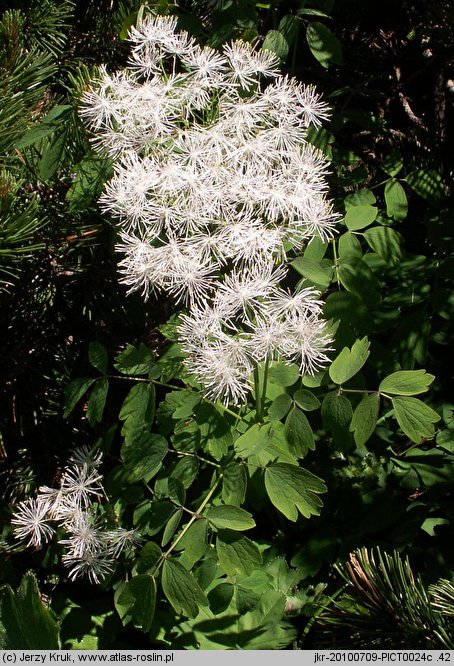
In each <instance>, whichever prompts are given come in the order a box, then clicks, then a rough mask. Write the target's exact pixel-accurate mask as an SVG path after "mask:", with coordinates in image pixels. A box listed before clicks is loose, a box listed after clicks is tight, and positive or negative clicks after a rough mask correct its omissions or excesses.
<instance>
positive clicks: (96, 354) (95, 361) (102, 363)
mask: <svg viewBox="0 0 454 666" xmlns="http://www.w3.org/2000/svg"><path fill="white" fill-rule="evenodd" d="M88 360H89V361H90V363H91V365H92V366H93V367H94V368H96V370H99V372H102V374H103V375H105V374H106V372H107V361H108V359H107V350H106V348H105V347H104V345H102V344H101V343H100V342H98V341H97V340H95V341H93V342H90V345H89V347H88Z"/></svg>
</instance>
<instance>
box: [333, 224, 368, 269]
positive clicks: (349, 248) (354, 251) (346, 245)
mask: <svg viewBox="0 0 454 666" xmlns="http://www.w3.org/2000/svg"><path fill="white" fill-rule="evenodd" d="M365 233H367V231H366V232H365ZM350 255H354V256H356V257H359V258H361V257H362V256H363V251H362V249H361V243H360V242H359V240H358V239H357V237H356V236H355V235H354V234H352V232H351V231H346V232H345V234H342V236H339V258H340V260H341V262H342V263H344V262H345V259H346V258H347V257H349V256H350Z"/></svg>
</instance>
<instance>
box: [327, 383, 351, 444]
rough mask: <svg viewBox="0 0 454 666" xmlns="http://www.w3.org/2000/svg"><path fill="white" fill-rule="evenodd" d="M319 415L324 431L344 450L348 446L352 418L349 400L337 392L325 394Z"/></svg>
mask: <svg viewBox="0 0 454 666" xmlns="http://www.w3.org/2000/svg"><path fill="white" fill-rule="evenodd" d="M321 414H322V420H323V425H324V428H325V430H329V431H330V432H331V433H332V435H333V439H334V440H335V441H336V442H338V443H340V444H342V448H343V449H345V448H346V445H348V444H349V442H348V432H349V426H350V423H351V420H352V417H353V410H352V406H351V403H350V400H349V399H348V398H346V397H345V395H342V394H340V395H339V394H338V393H337V391H332V392H331V393H327V394H326V395H325V397H324V398H323V402H322V410H321Z"/></svg>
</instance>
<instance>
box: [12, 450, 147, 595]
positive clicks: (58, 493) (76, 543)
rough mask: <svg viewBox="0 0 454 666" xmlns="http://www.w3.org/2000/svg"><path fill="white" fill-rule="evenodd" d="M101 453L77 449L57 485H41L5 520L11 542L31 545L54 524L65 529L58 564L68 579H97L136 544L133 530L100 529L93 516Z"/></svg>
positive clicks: (37, 544)
mask: <svg viewBox="0 0 454 666" xmlns="http://www.w3.org/2000/svg"><path fill="white" fill-rule="evenodd" d="M100 464H101V455H100V454H99V453H94V452H93V451H92V450H90V449H88V448H86V447H81V448H79V449H78V450H76V451H75V453H74V454H73V456H72V457H71V459H70V463H69V464H68V466H67V467H66V469H65V470H64V472H63V473H62V477H61V481H60V486H59V488H49V487H47V486H42V487H41V488H40V489H39V493H38V495H37V497H36V498H29V499H28V500H26V501H24V502H20V503H19V505H18V506H17V507H16V510H15V512H14V514H13V517H12V519H11V524H12V525H13V534H14V536H15V537H16V539H17V540H19V541H23V542H25V543H26V544H27V545H28V546H34V547H35V548H38V547H41V546H42V545H43V544H46V543H48V542H49V541H50V540H51V539H52V537H53V536H54V534H55V532H56V529H55V527H54V525H52V523H54V524H57V525H58V526H60V527H61V528H62V529H63V530H64V531H65V533H66V538H65V539H60V540H59V542H58V543H60V544H62V545H63V546H65V553H64V555H63V557H62V562H63V564H64V565H65V566H66V567H68V569H69V573H68V576H69V578H70V580H75V579H76V578H78V577H81V576H84V575H86V576H88V579H89V580H90V581H91V582H92V583H100V582H101V581H102V580H103V579H104V578H105V577H106V576H107V575H108V574H109V573H111V572H112V569H113V566H112V561H113V560H114V559H115V558H116V557H118V555H119V554H120V553H121V552H122V551H123V550H124V549H125V548H127V547H129V546H132V545H134V544H135V543H137V541H138V539H137V537H136V535H135V532H134V531H133V530H125V529H123V528H116V529H112V530H107V529H105V528H104V527H103V526H102V525H101V522H100V520H99V518H97V517H96V512H95V510H94V507H93V503H92V498H99V497H100V496H101V495H103V494H104V491H103V488H102V485H101V481H102V477H101V475H100V474H99V471H98V468H99V465H100Z"/></svg>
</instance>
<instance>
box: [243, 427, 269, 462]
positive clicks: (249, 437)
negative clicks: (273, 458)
mask: <svg viewBox="0 0 454 666" xmlns="http://www.w3.org/2000/svg"><path fill="white" fill-rule="evenodd" d="M272 441H273V429H272V425H271V423H265V424H264V425H262V424H261V423H254V425H253V426H251V427H250V428H249V429H248V430H246V432H245V433H244V434H243V435H240V436H239V437H238V439H237V440H236V441H235V451H236V453H237V455H238V456H240V458H249V457H251V456H257V455H259V454H260V453H261V452H262V451H263V450H264V449H266V448H267V447H268V446H270V445H271V444H272Z"/></svg>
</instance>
